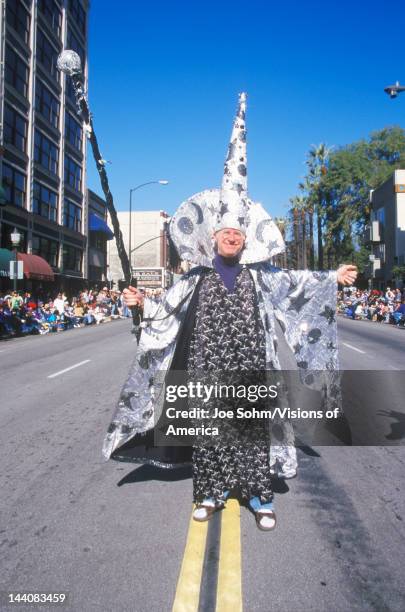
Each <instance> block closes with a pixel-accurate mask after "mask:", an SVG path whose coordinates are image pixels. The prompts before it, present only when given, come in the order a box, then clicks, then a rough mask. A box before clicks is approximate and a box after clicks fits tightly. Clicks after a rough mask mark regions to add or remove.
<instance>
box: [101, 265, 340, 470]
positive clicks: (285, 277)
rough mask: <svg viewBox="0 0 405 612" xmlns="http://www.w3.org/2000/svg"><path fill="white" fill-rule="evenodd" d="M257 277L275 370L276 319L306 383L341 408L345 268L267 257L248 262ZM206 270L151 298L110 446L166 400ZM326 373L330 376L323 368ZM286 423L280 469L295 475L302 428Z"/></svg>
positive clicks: (276, 456)
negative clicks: (284, 265)
mask: <svg viewBox="0 0 405 612" xmlns="http://www.w3.org/2000/svg"><path fill="white" fill-rule="evenodd" d="M247 267H248V268H249V271H250V273H251V275H252V277H253V281H254V285H255V290H256V295H257V300H258V306H259V311H260V316H261V319H262V322H263V326H264V329H265V335H266V362H267V367H268V369H269V370H274V369H280V363H279V359H278V356H277V339H276V333H275V317H276V318H277V319H278V321H279V322H280V326H281V329H282V330H283V333H284V335H285V339H286V341H287V343H288V345H289V347H290V348H291V350H292V351H293V353H294V355H295V358H296V361H297V366H298V368H299V370H300V373H301V380H302V382H303V383H304V384H305V385H307V386H308V387H311V388H315V389H320V390H322V391H323V392H324V395H325V399H326V402H327V408H328V409H332V410H333V409H334V408H336V407H338V408H339V403H340V390H339V386H338V384H336V383H335V382H334V378H333V376H332V377H331V373H332V372H336V373H337V370H338V353H337V325H336V317H335V313H336V299H337V274H336V272H334V271H330V272H312V271H309V270H298V271H286V270H281V269H279V268H276V267H274V266H272V265H270V264H269V263H267V262H264V263H256V264H247ZM203 273H204V269H203V268H201V267H196V268H193V269H192V270H191V271H190V272H188V273H187V274H185V275H184V276H183V277H182V278H181V279H180V280H179V281H178V282H177V283H176V284H175V285H174V286H173V287H171V288H170V289H169V290H168V291H167V292H166V294H165V295H164V297H163V299H162V301H161V302H160V303H158V304H156V303H153V302H152V301H151V300H147V299H146V300H145V307H144V319H145V322H144V329H143V331H142V334H141V337H140V342H139V346H138V350H137V354H136V357H135V359H134V362H133V364H132V366H131V369H130V373H129V376H128V378H127V380H126V383H125V385H124V387H123V390H122V393H121V396H120V399H119V402H118V406H117V408H116V410H115V413H114V416H113V418H112V421H111V424H110V426H109V428H108V431H107V434H106V436H105V439H104V444H103V455H104V458H105V459H109V458H110V456H111V454H112V453H113V452H114V451H115V450H116V449H118V448H119V447H121V446H122V445H124V444H125V443H126V442H128V441H129V440H131V439H132V438H133V437H134V436H135V435H136V434H139V433H144V432H146V431H148V430H150V429H152V428H153V427H154V425H155V422H156V420H157V417H158V416H159V415H160V414H161V411H162V408H163V404H164V382H165V377H166V375H167V372H168V371H169V369H170V365H171V361H172V358H173V355H174V352H175V348H176V341H177V338H178V336H179V332H180V329H181V324H182V321H183V320H184V317H185V315H186V312H187V308H188V305H189V303H190V300H191V297H192V294H193V292H194V289H195V288H196V286H197V283H198V282H199V280H200V278H201V275H202V274H203ZM322 371H324V372H325V378H324V379H323V378H322V376H320V375H319V372H321V373H322ZM274 425H277V426H278V429H279V430H280V426H281V427H282V429H283V432H284V434H283V436H282V440H281V441H280V436H279V435H278V436H277V442H276V443H274V442H272V443H271V447H270V465H271V467H272V472H273V473H275V474H277V475H278V476H280V477H285V478H289V477H292V476H294V475H295V473H296V470H297V458H296V449H295V446H294V432H293V428H292V425H291V424H290V423H289V422H286V421H283V422H282V423H281V424H280V423H277V422H273V426H274Z"/></svg>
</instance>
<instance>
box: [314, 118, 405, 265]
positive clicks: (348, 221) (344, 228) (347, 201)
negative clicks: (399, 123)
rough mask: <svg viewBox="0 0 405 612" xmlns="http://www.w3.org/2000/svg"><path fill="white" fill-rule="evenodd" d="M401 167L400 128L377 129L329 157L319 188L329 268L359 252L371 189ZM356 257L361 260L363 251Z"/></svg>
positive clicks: (404, 160)
mask: <svg viewBox="0 0 405 612" xmlns="http://www.w3.org/2000/svg"><path fill="white" fill-rule="evenodd" d="M404 164H405V131H404V130H403V129H402V128H400V127H386V128H384V129H382V130H378V131H376V132H373V133H372V134H371V135H370V137H369V139H368V140H360V141H358V142H355V143H352V144H349V145H346V146H344V147H341V148H340V149H338V150H336V151H334V152H332V153H331V154H330V157H329V165H328V169H327V172H325V173H324V174H323V175H322V177H321V180H320V185H319V188H318V191H319V189H320V190H321V192H322V194H323V199H322V207H323V218H324V233H325V245H326V249H327V252H328V265H331V264H333V265H336V264H338V263H340V262H341V261H343V260H348V259H353V257H354V256H355V254H356V253H358V252H359V244H360V243H361V238H362V236H363V234H364V231H365V226H366V225H367V224H368V223H369V221H370V205H369V198H370V190H371V189H375V188H377V187H379V186H380V185H381V184H382V183H383V182H384V181H386V180H387V179H388V178H389V177H390V175H391V174H392V173H393V171H394V170H395V169H397V168H400V167H404ZM360 250H361V249H360ZM356 257H357V258H358V259H359V260H360V261H362V260H364V252H363V253H362V254H361V255H357V256H356ZM362 267H364V266H362Z"/></svg>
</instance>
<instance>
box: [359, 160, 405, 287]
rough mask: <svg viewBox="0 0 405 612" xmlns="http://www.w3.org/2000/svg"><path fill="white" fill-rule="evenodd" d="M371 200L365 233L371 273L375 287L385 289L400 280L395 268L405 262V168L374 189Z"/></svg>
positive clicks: (396, 171)
mask: <svg viewBox="0 0 405 612" xmlns="http://www.w3.org/2000/svg"><path fill="white" fill-rule="evenodd" d="M370 204H371V211H370V212H371V219H370V225H369V227H368V230H367V236H366V240H367V242H368V243H369V244H370V245H371V254H370V266H369V277H370V279H371V282H372V285H373V286H374V287H375V288H377V289H383V288H385V287H386V286H387V285H391V286H395V285H396V284H398V280H397V282H396V281H395V279H394V278H393V275H392V269H393V268H394V267H395V266H404V265H405V170H395V172H394V173H393V175H392V176H391V177H390V178H389V179H388V180H387V181H386V182H385V183H383V184H382V185H381V186H380V187H378V189H374V190H372V191H371V192H370ZM399 284H400V283H399Z"/></svg>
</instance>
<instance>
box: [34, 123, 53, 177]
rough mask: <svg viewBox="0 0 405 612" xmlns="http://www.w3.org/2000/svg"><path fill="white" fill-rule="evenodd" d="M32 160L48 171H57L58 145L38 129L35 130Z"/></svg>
mask: <svg viewBox="0 0 405 612" xmlns="http://www.w3.org/2000/svg"><path fill="white" fill-rule="evenodd" d="M34 160H35V161H36V162H37V163H38V164H41V166H43V167H44V168H46V169H47V170H49V172H53V173H54V174H57V173H58V162H59V150H58V147H57V146H56V145H55V144H54V143H53V142H51V141H50V140H49V138H47V137H46V136H44V135H43V134H42V133H41V132H40V131H39V130H35V140H34Z"/></svg>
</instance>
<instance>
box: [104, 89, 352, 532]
mask: <svg viewBox="0 0 405 612" xmlns="http://www.w3.org/2000/svg"><path fill="white" fill-rule="evenodd" d="M245 112H246V94H240V96H239V104H238V110H237V115H236V117H235V120H234V124H233V129H232V135H231V141H230V144H229V148H228V154H227V158H226V161H225V167H224V175H223V179H222V185H221V189H211V190H207V191H203V192H201V193H198V194H196V195H195V196H193V197H191V198H189V199H188V200H186V201H185V202H183V204H181V206H180V207H179V209H178V210H177V212H176V213H175V215H174V216H173V218H172V220H171V223H170V236H171V239H172V241H173V243H174V245H175V246H176V248H177V251H178V253H179V256H180V258H181V259H182V260H185V261H189V262H191V263H192V264H193V267H192V269H191V271H190V272H188V273H187V274H185V275H184V276H183V277H182V278H181V279H180V280H179V281H178V282H177V283H176V284H175V285H174V286H173V287H172V288H171V289H169V290H168V291H167V293H166V294H165V295H164V297H163V299H162V300H161V302H160V303H159V304H158V305H156V304H153V303H152V302H151V301H149V300H148V299H146V298H145V299H143V297H142V295H141V294H140V293H139V292H138V291H137V290H136V289H134V288H130V289H128V290H125V291H124V296H125V300H126V303H127V304H128V306H133V305H139V306H142V307H143V309H144V312H143V323H142V326H143V330H142V334H141V336H140V341H139V346H138V350H137V354H136V358H135V361H134V364H133V366H132V368H131V371H130V374H129V377H128V379H127V381H126V383H125V385H124V388H123V391H122V393H121V396H120V400H119V403H118V407H117V410H116V413H115V415H114V417H113V419H112V422H111V424H110V427H109V429H108V432H107V435H106V437H105V440H104V446H103V454H104V457H105V458H106V459H109V458H110V457H111V458H114V459H118V460H124V461H125V460H129V461H138V462H144V463H151V464H154V465H158V466H160V467H174V466H177V465H181V464H183V463H184V462H186V461H187V460H189V457H187V450H188V449H184V448H173V447H163V448H162V447H160V448H157V447H155V446H154V443H153V428H154V426H155V425H156V422H157V419H158V418H159V415H161V413H162V411H163V409H164V404H165V399H164V395H165V394H164V388H165V381H167V377H168V376H169V375H170V372H171V371H173V370H183V371H187V372H196V371H197V372H206V373H207V375H209V374H211V373H216V372H219V371H226V372H235V371H237V372H245V371H246V372H252V371H275V370H280V363H279V359H278V355H277V341H276V335H275V317H276V318H277V319H278V321H279V323H280V326H281V329H282V331H283V333H284V335H285V338H286V341H287V344H288V345H289V347H290V348H291V350H292V351H293V353H294V355H295V358H296V361H297V366H298V368H299V370H300V372H301V378H302V380H303V382H304V383H305V384H306V385H307V386H309V387H314V388H319V389H321V388H322V389H323V391H324V393H325V397H326V401H327V407H328V408H330V409H333V408H335V407H336V405H337V404H338V403H339V397H340V396H339V387H338V385H336V384H333V383H330V382H327V383H325V382H322V381H320V380H319V378H320V377H319V372H327V373H329V374H330V373H331V372H336V371H337V369H338V355H337V329H336V320H335V312H336V298H337V283H338V282H340V283H342V284H349V285H350V284H352V283H353V282H354V280H355V278H356V268H355V266H350V265H343V266H341V267H340V268H339V270H338V271H337V272H334V271H331V272H323V271H321V272H312V271H309V270H303V271H295V270H294V271H286V270H281V269H279V268H276V267H274V266H273V265H272V264H271V260H272V258H273V257H274V256H276V255H278V254H279V253H281V252H283V251H284V249H285V245H284V241H283V238H282V235H281V233H280V231H279V229H278V228H277V226H276V224H275V223H274V222H273V220H272V219H271V217H270V216H269V215H268V213H267V212H266V211H265V210H264V208H263V207H262V205H261V204H259V203H256V202H253V201H252V200H251V199H250V198H249V196H248V191H247V158H246V124H245ZM327 380H329V381H330V380H331V379H330V378H328V377H327ZM332 380H333V379H332ZM279 425H280V424H278V431H277V436H272V432H271V428H270V436H269V435H268V433H269V430H268V429H267V431H266V430H265V428H264V427H262V429H261V430H260V425H257V427H258V428H259V429H258V431H256V435H255V436H254V439H253V440H252V441H251V443H249V444H247V445H246V446H241V445H240V444H236V443H235V444H229V445H224V444H220V443H218V444H217V445H215V444H212V443H211V444H209V445H204V444H203V445H198V446H197V445H196V446H194V447H193V456H192V461H193V490H194V502H195V504H196V508H195V510H194V515H193V516H194V518H195V520H199V521H203V520H207V519H209V518H210V517H211V515H212V513H213V512H214V511H215V510H216V509H218V508H221V507H223V505H224V504H225V502H226V497H227V495H228V493H229V491H230V490H231V489H234V488H237V489H239V492H240V494H241V496H242V498H243V499H246V501H248V502H249V504H250V507H251V508H252V509H253V511H254V512H255V514H256V521H257V525H258V527H259V528H260V529H263V530H270V529H272V528H273V527H274V526H275V514H274V508H273V493H272V485H271V477H272V475H276V476H278V477H283V478H290V477H293V476H294V475H295V474H296V470H297V458H296V449H295V446H294V433H293V430H292V427H291V425H290V424H289V423H283V424H282V426H281V427H280V426H279ZM280 431H281V432H282V435H281V436H280Z"/></svg>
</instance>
